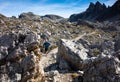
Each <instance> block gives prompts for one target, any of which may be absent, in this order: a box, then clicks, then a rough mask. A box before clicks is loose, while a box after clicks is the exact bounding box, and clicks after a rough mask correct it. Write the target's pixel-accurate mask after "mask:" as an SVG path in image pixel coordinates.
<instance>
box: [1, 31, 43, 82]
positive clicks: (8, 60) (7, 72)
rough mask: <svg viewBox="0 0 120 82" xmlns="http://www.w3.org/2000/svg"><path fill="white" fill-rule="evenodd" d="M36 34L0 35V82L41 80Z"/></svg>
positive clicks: (36, 81) (35, 81)
mask: <svg viewBox="0 0 120 82" xmlns="http://www.w3.org/2000/svg"><path fill="white" fill-rule="evenodd" d="M29 35H30V36H29ZM37 36H38V35H37V34H34V33H29V34H27V33H26V34H20V33H19V32H18V33H17V32H14V33H7V34H4V35H2V36H0V82H18V81H20V82H31V81H32V82H40V81H41V79H42V71H43V70H41V67H40V65H39V62H40V58H41V53H40V48H39V38H36V37H37ZM27 42H29V43H27Z"/></svg>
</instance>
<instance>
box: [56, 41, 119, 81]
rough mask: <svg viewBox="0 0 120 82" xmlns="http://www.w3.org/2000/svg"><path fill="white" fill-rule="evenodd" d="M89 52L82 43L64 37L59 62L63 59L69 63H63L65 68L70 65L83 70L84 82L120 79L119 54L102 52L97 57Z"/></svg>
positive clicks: (60, 45) (59, 51) (61, 42)
mask: <svg viewBox="0 0 120 82" xmlns="http://www.w3.org/2000/svg"><path fill="white" fill-rule="evenodd" d="M88 52H89V51H88V50H87V49H86V48H84V46H83V45H82V44H81V43H80V44H76V43H75V42H73V41H70V40H64V39H63V40H60V43H59V48H58V56H57V62H58V63H59V65H61V62H63V61H65V62H66V63H67V64H65V65H64V64H63V69H64V67H70V68H71V69H72V70H81V71H83V72H84V73H83V82H101V81H103V82H119V81H120V60H119V58H118V55H119V54H117V56H115V55H112V54H109V55H105V54H103V53H101V54H100V55H98V56H96V57H90V56H89V55H88ZM67 65H68V66H67ZM60 67H62V66H60ZM73 68H74V69H73ZM66 69H68V68H66Z"/></svg>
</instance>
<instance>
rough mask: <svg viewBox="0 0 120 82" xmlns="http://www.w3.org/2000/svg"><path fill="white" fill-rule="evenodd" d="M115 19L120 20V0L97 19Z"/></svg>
mask: <svg viewBox="0 0 120 82" xmlns="http://www.w3.org/2000/svg"><path fill="white" fill-rule="evenodd" d="M115 19H116V20H120V0H117V2H116V3H115V4H114V5H113V6H112V7H109V8H108V9H107V10H106V12H104V13H103V14H102V15H100V16H99V17H97V20H99V21H103V20H115Z"/></svg>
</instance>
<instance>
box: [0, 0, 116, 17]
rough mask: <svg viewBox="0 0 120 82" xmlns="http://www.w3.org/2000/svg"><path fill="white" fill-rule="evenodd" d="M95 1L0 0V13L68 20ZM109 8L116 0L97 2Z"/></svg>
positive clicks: (9, 15) (8, 15) (100, 0)
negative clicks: (57, 16) (47, 15)
mask: <svg viewBox="0 0 120 82" xmlns="http://www.w3.org/2000/svg"><path fill="white" fill-rule="evenodd" d="M96 1H97V0H0V13H1V14H3V15H5V16H7V17H11V16H16V17H17V16H19V15H20V14H21V13H23V12H33V13H35V14H37V15H46V14H56V15H59V16H62V17H65V18H68V17H69V16H70V15H71V14H75V13H80V12H83V11H85V10H86V9H87V8H88V6H89V4H90V2H93V3H95V2H96ZM98 1H99V2H101V3H105V4H106V5H107V6H108V5H109V6H111V5H113V4H114V3H115V1H116V0H98Z"/></svg>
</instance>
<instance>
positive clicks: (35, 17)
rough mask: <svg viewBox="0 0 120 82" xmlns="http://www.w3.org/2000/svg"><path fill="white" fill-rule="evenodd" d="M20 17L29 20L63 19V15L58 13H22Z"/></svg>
mask: <svg viewBox="0 0 120 82" xmlns="http://www.w3.org/2000/svg"><path fill="white" fill-rule="evenodd" d="M19 19H27V20H33V21H39V20H41V19H50V20H57V19H63V17H61V16H58V15H52V14H50V15H45V16H39V15H36V14H34V13H32V12H27V13H22V14H20V15H19Z"/></svg>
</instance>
